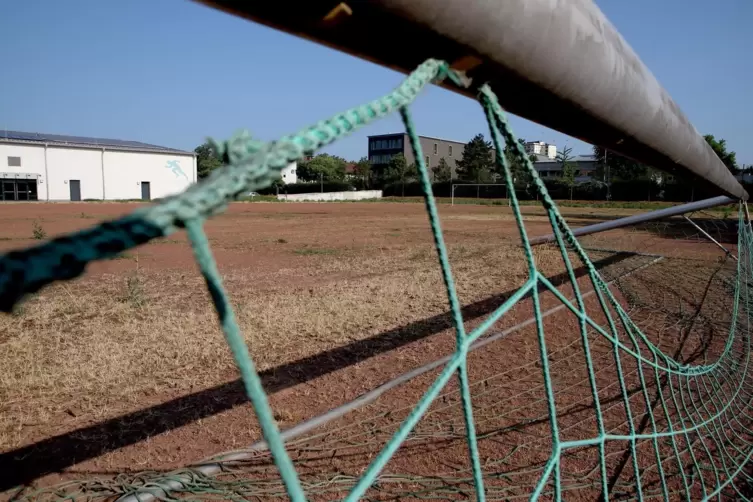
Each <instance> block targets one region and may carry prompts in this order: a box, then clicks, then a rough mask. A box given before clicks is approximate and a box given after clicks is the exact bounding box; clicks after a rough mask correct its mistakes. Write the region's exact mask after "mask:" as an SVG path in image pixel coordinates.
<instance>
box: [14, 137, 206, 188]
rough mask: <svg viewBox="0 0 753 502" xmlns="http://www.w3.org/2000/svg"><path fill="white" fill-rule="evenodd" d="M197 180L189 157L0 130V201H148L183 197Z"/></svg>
mask: <svg viewBox="0 0 753 502" xmlns="http://www.w3.org/2000/svg"><path fill="white" fill-rule="evenodd" d="M196 180H197V172H196V155H195V154H194V153H193V152H186V151H182V150H176V149H172V148H166V147H161V146H157V145H150V144H146V143H140V142H136V141H123V140H113V139H102V138H88V137H80V136H61V135H54V134H40V133H24V132H17V131H0V200H5V201H9V200H10V201H14V200H46V201H80V200H132V199H142V200H150V199H157V198H162V197H167V196H169V195H174V194H177V193H179V192H182V191H183V190H185V189H186V188H187V187H188V186H189V185H190V184H191V183H195V182H196Z"/></svg>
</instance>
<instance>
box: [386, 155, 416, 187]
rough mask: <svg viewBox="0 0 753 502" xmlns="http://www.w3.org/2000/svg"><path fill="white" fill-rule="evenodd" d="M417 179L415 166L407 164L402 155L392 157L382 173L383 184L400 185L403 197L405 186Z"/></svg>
mask: <svg viewBox="0 0 753 502" xmlns="http://www.w3.org/2000/svg"><path fill="white" fill-rule="evenodd" d="M417 177H418V168H417V166H416V164H408V161H407V160H406V159H405V156H404V155H403V154H402V153H398V154H397V155H393V156H392V158H391V159H390V161H389V163H388V164H387V166H386V167H385V168H384V171H383V173H382V181H383V183H400V185H401V193H402V195H405V184H406V183H409V182H411V181H415V180H416V178H417Z"/></svg>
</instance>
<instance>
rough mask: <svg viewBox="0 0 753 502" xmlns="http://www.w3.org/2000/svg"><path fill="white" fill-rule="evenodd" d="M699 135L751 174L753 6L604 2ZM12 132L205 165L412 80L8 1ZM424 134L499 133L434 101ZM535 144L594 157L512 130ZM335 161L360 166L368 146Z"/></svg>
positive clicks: (466, 108) (198, 19)
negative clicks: (709, 137) (219, 153)
mask: <svg viewBox="0 0 753 502" xmlns="http://www.w3.org/2000/svg"><path fill="white" fill-rule="evenodd" d="M597 3H598V5H599V6H600V7H601V9H602V10H603V11H604V12H605V13H606V15H607V17H608V18H609V19H610V20H611V21H612V23H614V24H615V25H616V27H617V29H618V30H619V31H620V32H621V33H622V34H623V36H624V37H625V39H626V40H627V41H628V42H629V43H630V44H631V45H632V46H633V48H634V49H635V51H636V52H637V53H638V54H639V55H640V56H641V58H642V59H643V61H644V62H645V63H646V65H647V66H648V67H649V68H650V69H651V70H652V71H653V72H654V74H655V75H656V76H657V78H658V79H659V81H660V82H661V83H662V85H663V86H664V87H665V88H667V90H668V91H669V92H670V94H671V95H672V96H673V97H674V99H675V100H676V101H677V102H678V104H679V105H680V107H681V108H682V109H683V110H684V111H685V113H686V114H687V115H688V116H689V117H690V119H691V121H692V122H693V123H694V124H695V126H696V128H698V130H699V131H700V132H701V133H711V134H714V135H716V136H717V137H722V138H726V139H727V142H728V146H729V148H731V149H732V150H735V151H736V152H737V153H738V161H739V162H742V163H746V164H750V163H753V69H752V68H753V65H751V62H752V61H753V57H752V56H751V49H753V30H751V29H750V23H751V22H752V21H753V2H751V0H715V1H714V2H709V1H708V0H703V1H702V0H630V1H626V0H597ZM0 33H1V34H2V35H1V37H2V40H3V45H4V47H3V49H4V50H3V52H2V57H1V58H0V60H1V61H2V69H3V78H2V85H1V87H0V89H2V92H0V128H7V129H11V130H22V131H34V132H47V133H58V134H73V135H86V136H100V137H110V138H119V139H129V140H137V141H145V142H149V143H156V144H161V145H165V146H171V147H176V148H184V149H193V148H194V147H195V146H196V145H198V144H200V143H201V142H202V141H203V140H204V138H205V137H207V136H212V137H217V138H225V137H227V136H229V135H230V134H232V133H233V132H234V131H236V130H238V129H248V130H249V131H251V133H252V134H253V135H254V136H257V137H259V138H260V139H264V140H271V139H275V138H276V137H279V136H281V135H283V134H287V133H291V132H294V131H296V130H298V129H300V128H302V127H304V126H306V125H309V124H311V123H313V122H315V121H317V120H320V119H322V118H325V117H327V116H329V115H332V114H334V113H337V112H339V111H343V110H345V109H347V108H349V107H352V106H355V105H358V104H361V103H364V102H366V101H368V100H371V99H373V98H376V97H379V96H381V95H383V94H384V93H385V92H387V91H389V90H390V89H392V88H393V87H394V86H395V85H396V84H397V83H398V82H399V81H400V80H401V78H402V76H401V75H400V74H398V73H395V72H393V71H390V70H386V69H383V68H381V67H378V66H376V65H374V64H371V63H366V62H363V61H360V60H358V59H356V58H353V57H351V56H347V55H345V54H342V53H339V52H336V51H333V50H331V49H326V48H324V47H320V46H318V45H315V44H313V43H311V42H307V41H303V40H300V39H297V38H294V37H292V36H289V35H286V34H282V33H278V32H275V31H273V30H271V29H268V28H265V27H262V26H258V25H255V24H253V23H250V22H248V21H245V20H242V19H238V18H234V17H232V16H229V15H227V14H224V13H220V12H217V11H214V10H212V9H209V8H207V7H204V6H202V5H199V4H195V3H193V2H189V1H187V0H128V1H120V2H116V1H103V0H65V1H60V0H24V1H23V2H21V1H0ZM413 109H414V116H415V120H416V123H417V126H418V130H419V132H420V133H421V134H424V135H427V136H437V137H443V138H449V139H456V140H459V141H467V140H468V139H470V138H471V137H472V136H473V135H474V134H476V133H478V132H485V124H484V120H483V116H482V114H481V111H480V109H479V107H478V105H477V104H476V103H475V102H473V101H472V100H469V99H467V98H463V97H460V96H457V95H455V94H452V93H450V92H448V91H444V90H440V89H436V88H433V89H430V90H429V91H428V92H426V93H425V94H424V95H423V96H422V97H421V98H420V99H419V101H418V102H417V103H416V104H415V106H414V108H413ZM512 122H513V126H514V129H515V132H516V133H517V134H518V136H520V137H524V138H526V139H529V140H534V139H540V140H543V141H548V142H553V143H555V144H557V145H558V147H560V148H561V147H563V146H566V145H567V146H571V147H573V150H574V153H588V151H589V150H590V147H589V146H588V145H586V144H584V143H582V142H580V141H577V140H575V139H573V138H570V137H568V136H566V135H563V134H561V133H558V132H556V131H552V130H550V129H547V128H545V127H543V126H539V125H537V124H534V123H531V122H528V121H526V120H523V119H521V118H517V117H513V121H512ZM401 130H402V127H401V124H400V121H399V118H398V117H397V116H393V117H391V118H388V119H386V120H382V121H380V122H378V123H376V124H374V125H371V126H369V127H366V128H364V129H362V130H360V131H358V132H357V133H355V134H354V135H353V136H351V137H349V138H346V139H344V140H342V141H340V142H338V143H337V144H335V145H332V146H331V147H329V148H328V149H327V151H329V152H331V153H335V154H338V155H342V156H344V157H346V158H348V159H353V160H357V159H358V158H359V157H361V156H364V155H366V136H367V135H370V134H382V133H388V132H395V131H401Z"/></svg>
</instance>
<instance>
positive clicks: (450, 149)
mask: <svg viewBox="0 0 753 502" xmlns="http://www.w3.org/2000/svg"><path fill="white" fill-rule="evenodd" d="M447 148H448V149H449V151H450V157H452V145H450V146H448V147H447Z"/></svg>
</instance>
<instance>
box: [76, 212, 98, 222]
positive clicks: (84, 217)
mask: <svg viewBox="0 0 753 502" xmlns="http://www.w3.org/2000/svg"><path fill="white" fill-rule="evenodd" d="M79 218H81V219H84V220H90V219H92V218H94V216H92V215H90V214H86V213H84V212H82V213H81V214H80V215H79Z"/></svg>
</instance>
